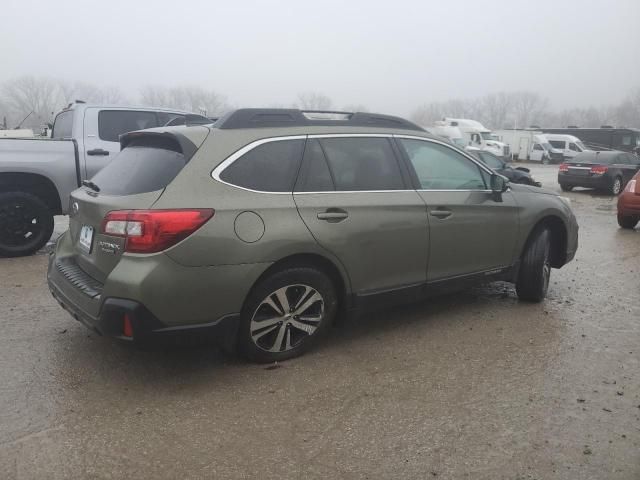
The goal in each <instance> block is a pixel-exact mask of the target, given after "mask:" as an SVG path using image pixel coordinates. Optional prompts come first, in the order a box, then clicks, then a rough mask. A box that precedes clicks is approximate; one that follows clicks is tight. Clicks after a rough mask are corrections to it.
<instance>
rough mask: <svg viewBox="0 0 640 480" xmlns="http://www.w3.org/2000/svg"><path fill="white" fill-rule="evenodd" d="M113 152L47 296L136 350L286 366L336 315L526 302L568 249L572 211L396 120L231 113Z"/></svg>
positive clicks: (88, 195)
mask: <svg viewBox="0 0 640 480" xmlns="http://www.w3.org/2000/svg"><path fill="white" fill-rule="evenodd" d="M121 145H122V151H121V152H120V154H119V155H118V156H117V157H116V158H115V159H114V160H113V161H112V162H111V163H110V164H109V165H108V166H107V167H106V168H104V169H103V170H102V171H100V172H99V173H98V174H97V175H96V176H95V177H94V178H93V179H92V180H91V181H90V182H85V186H83V187H82V188H79V189H78V190H76V191H75V192H73V194H72V196H71V199H70V208H69V211H70V212H71V218H70V222H69V230H68V231H67V232H66V233H65V234H64V235H62V236H61V237H60V239H59V240H58V242H57V245H56V248H55V251H54V252H53V254H52V255H51V258H50V263H49V271H48V282H49V286H50V289H51V292H52V294H53V296H54V297H55V298H56V299H57V300H58V302H59V303H60V304H61V305H62V306H63V307H64V308H65V309H66V310H68V311H69V313H71V315H72V316H73V317H74V318H76V319H77V320H79V321H81V322H82V323H83V324H85V325H86V326H88V327H90V328H92V329H94V330H96V331H98V332H99V333H101V334H103V335H109V336H114V337H119V338H122V339H126V340H130V341H134V342H146V341H147V340H153V339H154V338H157V337H162V336H164V335H169V334H176V333H178V332H181V331H192V332H196V333H203V334H204V333H207V334H211V335H213V336H214V337H215V338H217V339H219V340H220V341H221V343H222V344H223V345H225V346H227V347H229V346H233V347H237V348H238V350H239V351H240V352H242V353H243V354H244V355H245V356H246V357H248V358H250V359H252V360H255V361H262V362H266V361H275V360H283V359H286V358H290V357H293V356H296V355H299V354H301V353H302V352H304V351H306V350H308V349H309V348H310V347H311V346H313V345H314V344H315V343H316V342H317V341H318V339H319V338H321V337H322V335H323V333H325V332H326V331H327V329H328V327H329V326H330V325H331V323H332V322H333V321H334V319H335V318H336V316H337V315H338V314H339V313H340V312H346V313H348V312H351V311H367V310H369V311H370V309H372V308H379V307H380V306H382V305H390V304H394V303H400V302H411V301H415V300H418V299H421V298H425V297H428V296H431V295H435V294H437V293H441V292H444V291H451V290H455V289H459V288H464V287H465V286H467V285H471V284H474V283H478V282H487V281H494V280H503V281H509V282H513V283H515V285H516V291H517V293H518V296H519V297H520V298H521V299H523V300H527V301H540V300H542V299H543V298H544V297H545V295H546V293H547V288H548V285H549V276H550V272H551V268H552V267H553V268H560V267H562V266H563V265H564V264H566V263H567V262H569V261H570V260H571V259H572V258H573V256H574V254H575V252H576V249H577V245H578V225H577V223H576V219H575V217H574V215H573V213H572V211H571V208H570V206H569V204H568V200H566V199H564V198H562V197H560V196H558V195H556V194H554V193H552V192H548V191H545V190H544V189H540V188H536V187H531V186H527V185H510V184H509V183H508V182H507V180H506V179H505V178H504V177H501V176H499V175H497V174H496V173H494V172H493V171H492V170H491V169H489V168H488V167H487V166H486V165H484V164H483V163H481V162H478V161H477V160H476V159H475V158H473V157H472V156H470V155H469V154H468V153H466V152H464V151H463V150H460V149H459V148H457V147H455V146H454V145H452V144H450V143H447V142H446V141H443V140H442V139H438V138H436V137H433V136H430V135H429V134H427V133H426V132H425V131H424V130H423V129H422V128H420V127H419V126H417V125H415V124H413V123H411V122H408V121H406V120H403V119H401V118H397V117H391V116H386V115H376V114H369V113H353V114H336V113H320V112H302V111H299V110H285V109H240V110H236V111H234V112H231V113H230V114H227V115H226V116H224V117H222V118H220V119H219V120H218V121H217V122H216V123H214V124H212V125H210V126H192V127H186V126H183V127H165V128H157V129H150V130H145V131H141V132H133V133H129V134H126V135H124V136H122V137H121Z"/></svg>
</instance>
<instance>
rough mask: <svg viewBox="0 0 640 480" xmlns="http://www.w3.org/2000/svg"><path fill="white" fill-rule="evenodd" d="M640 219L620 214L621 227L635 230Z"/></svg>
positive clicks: (619, 223)
mask: <svg viewBox="0 0 640 480" xmlns="http://www.w3.org/2000/svg"><path fill="white" fill-rule="evenodd" d="M639 220H640V218H639V217H634V216H628V215H620V214H618V225H620V227H621V228H627V229H629V230H633V229H634V228H636V225H637V224H638V221H639Z"/></svg>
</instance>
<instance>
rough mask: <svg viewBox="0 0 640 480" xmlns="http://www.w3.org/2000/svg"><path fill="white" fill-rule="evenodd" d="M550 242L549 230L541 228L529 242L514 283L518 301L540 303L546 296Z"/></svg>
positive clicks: (549, 266)
mask: <svg viewBox="0 0 640 480" xmlns="http://www.w3.org/2000/svg"><path fill="white" fill-rule="evenodd" d="M550 240H551V235H550V233H549V230H548V229H546V228H542V229H540V230H538V232H537V233H535V234H534V237H533V238H532V239H531V241H530V242H529V244H528V246H527V249H526V250H525V252H524V255H523V256H522V261H521V264H520V271H519V273H518V281H517V282H516V293H517V294H518V298H520V300H526V301H529V302H541V301H542V300H544V297H545V296H546V295H547V290H548V288H549V278H550V277H551V263H550V262H549V251H550V249H551V242H550Z"/></svg>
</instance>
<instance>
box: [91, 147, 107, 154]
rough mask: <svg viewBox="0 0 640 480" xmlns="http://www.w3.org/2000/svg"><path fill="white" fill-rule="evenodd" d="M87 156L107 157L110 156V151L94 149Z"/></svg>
mask: <svg viewBox="0 0 640 480" xmlns="http://www.w3.org/2000/svg"><path fill="white" fill-rule="evenodd" d="M87 155H92V156H93V155H102V156H107V155H109V151H108V150H103V149H102V148H94V149H93V150H87Z"/></svg>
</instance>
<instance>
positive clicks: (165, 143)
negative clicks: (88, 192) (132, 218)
mask: <svg viewBox="0 0 640 480" xmlns="http://www.w3.org/2000/svg"><path fill="white" fill-rule="evenodd" d="M185 164H186V160H185V157H184V155H183V154H182V150H181V148H180V145H179V144H178V142H177V141H175V140H173V139H170V138H166V137H147V138H140V139H136V140H132V141H131V143H130V144H129V145H127V147H126V148H124V149H123V150H122V151H121V152H120V153H119V154H118V155H116V157H115V158H114V159H113V161H112V162H111V163H109V164H108V165H107V166H106V167H104V168H103V169H102V170H100V171H99V172H98V173H97V174H96V175H95V176H94V177H93V178H92V179H91V180H92V181H93V182H94V183H95V184H96V185H97V186H98V187H99V188H100V193H101V194H104V195H117V196H120V195H135V194H138V193H146V192H155V191H157V190H162V189H163V188H165V187H166V186H167V185H168V184H169V183H171V181H172V180H173V179H174V178H175V177H176V176H177V175H178V173H180V170H182V168H183V167H184V166H185Z"/></svg>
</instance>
